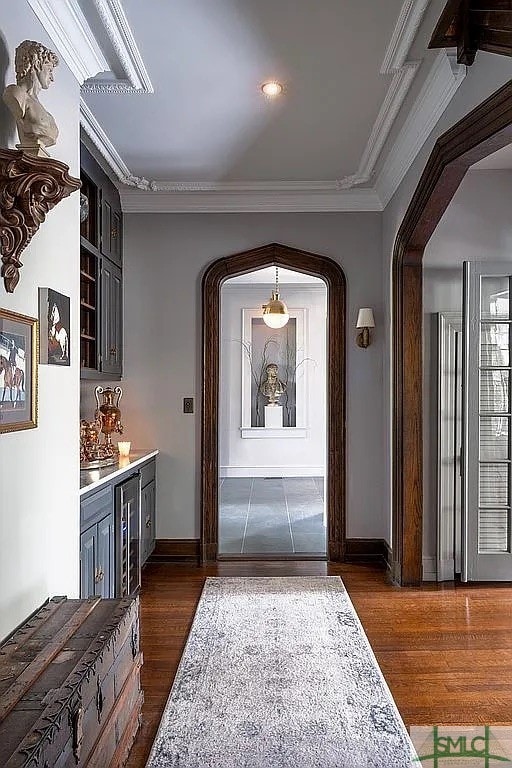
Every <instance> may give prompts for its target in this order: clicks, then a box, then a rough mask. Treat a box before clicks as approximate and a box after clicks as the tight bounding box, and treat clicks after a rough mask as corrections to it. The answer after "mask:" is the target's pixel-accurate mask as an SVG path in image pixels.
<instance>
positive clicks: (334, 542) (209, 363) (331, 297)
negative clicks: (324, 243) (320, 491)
mask: <svg viewBox="0 0 512 768" xmlns="http://www.w3.org/2000/svg"><path fill="white" fill-rule="evenodd" d="M271 266H278V267H283V268H285V269H291V270H295V271H297V272H304V273H307V274H310V275H314V276H317V277H321V278H322V279H323V280H324V281H325V282H326V284H327V338H328V341H327V487H326V507H327V537H328V541H327V553H328V557H329V559H330V560H334V561H336V560H337V561H340V560H342V559H343V557H344V554H345V538H346V534H345V443H346V437H345V307H346V282H345V275H344V273H343V270H342V268H341V267H340V265H339V264H337V263H336V262H335V261H333V260H332V259H329V258H327V257H325V256H319V255H318V254H314V253H308V252H307V251H301V250H298V249H296V248H291V247H289V246H286V245H279V244H276V243H272V244H271V245H265V246H262V247H261V248H255V249H253V250H250V251H244V252H242V253H238V254H235V255H233V256H227V257H225V258H221V259H217V261H214V262H213V263H212V264H211V265H210V266H209V267H208V269H207V270H206V272H205V274H204V277H203V282H202V310H203V342H202V345H203V366H202V373H203V381H202V430H201V516H202V517H201V560H202V561H203V562H212V561H215V560H216V559H217V553H218V539H219V532H218V504H219V499H218V482H217V479H218V473H219V446H218V426H219V356H220V288H221V285H222V283H223V281H224V280H226V279H227V278H229V277H235V276H237V275H241V274H244V273H245V272H250V271H253V270H255V269H263V268H265V267H271Z"/></svg>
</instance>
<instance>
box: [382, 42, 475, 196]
mask: <svg viewBox="0 0 512 768" xmlns="http://www.w3.org/2000/svg"><path fill="white" fill-rule="evenodd" d="M466 72H467V69H466V67H465V66H464V65H463V64H457V60H456V56H455V55H453V56H452V55H447V54H446V53H445V52H444V51H441V52H440V53H439V54H438V55H437V57H436V59H435V61H434V65H433V66H432V68H431V70H430V73H429V76H428V77H427V79H426V80H425V82H424V83H423V87H422V88H421V91H420V92H419V94H418V97H417V99H416V101H415V102H414V105H413V107H412V109H411V111H410V112H409V114H408V116H407V119H406V121H405V123H404V125H403V126H402V129H401V130H400V133H399V134H398V136H397V138H396V140H395V142H394V143H393V146H392V147H391V149H390V151H389V153H388V155H387V156H386V158H385V161H384V164H383V166H382V169H381V171H380V173H379V176H378V178H377V180H376V182H375V190H376V192H377V194H378V196H379V198H380V199H381V201H382V205H383V206H384V208H385V207H386V205H387V204H388V202H389V201H390V200H391V198H392V197H393V195H394V193H395V191H396V190H397V189H398V187H399V185H400V183H401V182H402V179H403V178H404V176H405V174H406V173H407V171H408V170H409V168H410V167H411V165H412V164H413V162H414V160H415V159H416V157H417V155H418V153H419V151H420V149H421V148H422V146H423V145H424V143H425V142H426V140H427V139H428V137H429V136H430V134H431V132H432V131H433V129H434V126H435V125H436V123H437V121H438V120H439V119H440V117H441V115H442V114H443V112H444V111H445V109H446V107H447V106H448V104H449V103H450V101H451V100H452V98H453V97H454V95H455V93H456V91H457V89H458V88H459V86H460V85H461V83H462V82H463V80H464V78H465V77H466Z"/></svg>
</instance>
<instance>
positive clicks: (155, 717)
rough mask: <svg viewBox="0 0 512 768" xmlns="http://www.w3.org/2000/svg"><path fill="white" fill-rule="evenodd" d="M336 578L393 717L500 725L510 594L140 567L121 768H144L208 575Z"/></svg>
mask: <svg viewBox="0 0 512 768" xmlns="http://www.w3.org/2000/svg"><path fill="white" fill-rule="evenodd" d="M326 574H329V575H339V576H341V578H342V579H343V582H344V584H345V586H346V588H347V590H348V592H349V595H350V598H351V600H352V602H353V604H354V607H355V609H356V611H357V613H358V615H359V618H360V619H361V622H362V624H363V627H364V630H365V632H366V634H367V635H368V639H369V640H370V643H371V646H372V648H373V651H374V653H375V655H376V657H377V661H378V663H379V666H380V667H381V669H382V672H383V673H384V676H385V678H386V681H387V683H388V685H389V687H390V690H391V693H392V695H393V697H394V699H395V702H396V704H397V706H398V709H399V711H400V714H401V716H402V718H403V720H404V722H405V724H406V726H407V727H408V728H409V727H410V726H411V725H430V724H432V723H439V724H441V723H445V724H448V723H452V724H455V723H457V724H461V723H468V724H469V723H473V724H478V723H487V724H489V725H492V724H497V723H500V724H509V723H510V722H511V715H510V713H511V711H512V690H511V687H510V684H509V682H508V681H509V680H510V678H511V677H512V588H511V587H510V586H504V585H503V586H498V587H496V586H491V585H489V586H478V587H470V586H467V585H460V584H457V585H456V584H454V583H453V582H452V583H447V584H446V585H445V586H440V585H436V584H432V585H425V586H423V587H421V588H414V589H413V588H410V589H409V588H402V589H400V588H397V587H394V586H392V585H391V584H389V583H388V577H387V574H386V572H385V571H384V570H383V569H381V568H378V567H375V566H367V565H349V564H343V565H341V564H327V563H319V562H277V561H276V562H271V563H270V562H266V563H262V562H250V563H219V564H218V565H216V566H211V567H204V568H202V567H198V566H196V565H194V564H191V563H179V564H177V563H159V564H148V565H147V566H146V567H145V568H144V571H143V578H142V590H141V646H142V650H143V653H144V666H143V667H142V687H143V689H144V706H143V718H142V726H141V730H140V731H139V734H138V737H137V739H136V741H135V744H134V747H133V749H132V751H131V754H130V758H129V760H128V763H127V768H143V767H144V766H145V764H146V758H147V755H148V753H149V750H150V747H151V744H152V742H153V739H154V736H155V733H156V729H157V727H158V723H159V721H160V717H161V715H162V711H163V709H164V706H165V702H166V700H167V697H168V694H169V690H170V687H171V684H172V681H173V679H174V675H175V672H176V669H177V666H178V663H179V660H180V657H181V654H182V651H183V648H184V646H185V642H186V639H187V636H188V632H189V629H190V625H191V623H192V619H193V617H194V612H195V609H196V606H197V603H198V601H199V597H200V595H201V591H202V588H203V584H204V580H205V578H206V577H207V576H273V575H276V576H293V575H297V576H304V575H317V576H323V575H326Z"/></svg>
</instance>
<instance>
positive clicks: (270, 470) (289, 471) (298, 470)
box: [220, 464, 325, 477]
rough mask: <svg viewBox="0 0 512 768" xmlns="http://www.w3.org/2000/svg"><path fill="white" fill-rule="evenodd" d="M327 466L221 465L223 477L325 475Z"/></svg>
mask: <svg viewBox="0 0 512 768" xmlns="http://www.w3.org/2000/svg"><path fill="white" fill-rule="evenodd" d="M324 475H325V467H312V466H309V465H308V466H307V467H301V466H287V467H276V466H275V465H274V464H273V465H271V466H268V467H253V466H251V467H221V468H220V476H221V477H324Z"/></svg>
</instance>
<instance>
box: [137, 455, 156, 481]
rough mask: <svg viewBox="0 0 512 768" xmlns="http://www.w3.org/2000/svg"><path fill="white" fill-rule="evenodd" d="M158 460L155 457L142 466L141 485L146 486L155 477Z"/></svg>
mask: <svg viewBox="0 0 512 768" xmlns="http://www.w3.org/2000/svg"><path fill="white" fill-rule="evenodd" d="M155 473H156V462H155V460H154V459H151V461H148V463H147V464H144V465H143V466H142V467H141V468H140V487H141V488H144V486H146V485H147V484H148V483H150V482H151V481H152V480H154V479H155Z"/></svg>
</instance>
